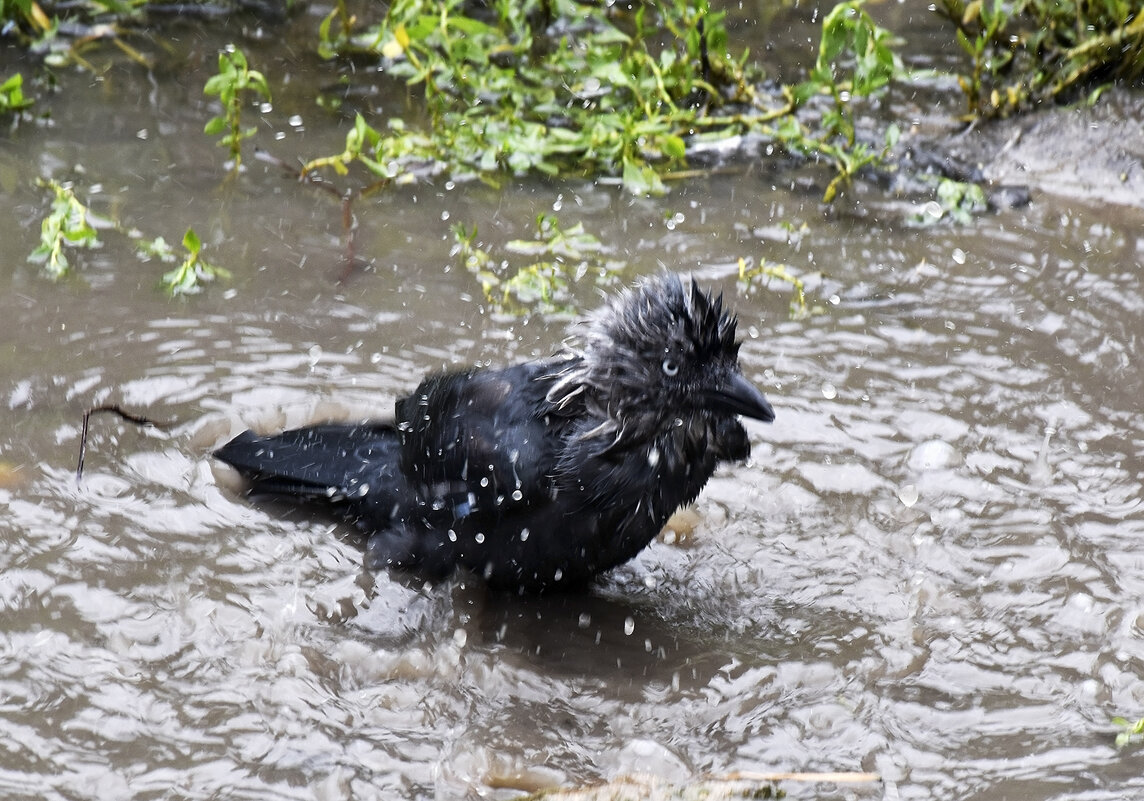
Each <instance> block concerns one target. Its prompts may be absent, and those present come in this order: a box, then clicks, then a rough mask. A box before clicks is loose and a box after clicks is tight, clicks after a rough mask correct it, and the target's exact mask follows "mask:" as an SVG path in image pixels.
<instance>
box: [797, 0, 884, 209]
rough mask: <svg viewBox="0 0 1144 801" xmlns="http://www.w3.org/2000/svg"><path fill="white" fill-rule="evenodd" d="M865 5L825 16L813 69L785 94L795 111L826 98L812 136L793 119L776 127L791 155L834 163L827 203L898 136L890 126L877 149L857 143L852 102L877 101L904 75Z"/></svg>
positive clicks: (858, 2)
mask: <svg viewBox="0 0 1144 801" xmlns="http://www.w3.org/2000/svg"><path fill="white" fill-rule="evenodd" d="M864 4H865V0H850V2H845V3H839V4H838V5H836V6H835V7H834V8H833V9H832V10H831V11H830V13H829V14H827V16H826V18H825V19H824V20H823V21H822V37H821V40H820V42H819V45H818V58H817V59H816V61H815V64H814V69H812V70H811V72H810V76H809V77H808V78H807V80H806V81H804V82H803V83H801V84H799V85H797V86H795V87H793V88H792V89H791V90H790V97H791V100H792V103H793V105H794V107H795V108H797V107H799V106H802V105H803V104H805V103H807V101H809V100H810V98H812V97H815V96H818V95H828V96H829V97H830V98H831V100H832V101H833V103H832V106H831V108H830V109H828V110H827V111H825V112H824V113H823V115H822V121H821V124H820V126H819V131H818V132H817V134H816V135H813V136H810V135H804V134H803V133H802V126H801V125H799V124H797V122H796V121H794V120H793V119H792V120H791V123H793V124H788V125H786V126H780V137H783V138H786V139H787V141H789V142H790V144H791V145H792V146H793V147H795V149H797V150H801V151H803V152H807V153H817V154H820V155H822V156H825V157H826V158H828V159H829V160H830V161H832V162H833V163H834V166H835V169H836V172H837V174H836V175H835V177H834V179H833V180H831V182H830V184H829V185H828V186H827V187H826V191H825V192H824V193H823V201H824V202H826V203H830V202H831V201H832V200H834V198H835V196H836V195H837V194H838V190H839V188H840V187H841V186H842V185H843V184H844V183H849V181H850V180H851V178H852V177H853V176H854V175H855V174H857V172H858V171H859V170H861V169H862V168H863V167H866V166H868V165H871V164H876V163H879V162H880V161H882V160H883V159H884V158H885V157H886V154H887V153H888V152H889V151H890V150H891V149H892V148H893V147H894V145H895V144H897V141H898V137H899V135H900V132H899V130H898V127H897V126H896V125H893V124H891V125H889V126H888V127H887V128H886V131H885V134H884V145H883V147H881V148H875V147H870V146H869V145H867V144H865V143H862V142H858V141H857V139H856V137H857V132H856V130H855V127H854V110H853V107H854V102H855V101H856V100H858V99H861V98H873V97H876V96H878V95H879V94H881V93H882V92H883V91H884V90H885V89H886V87H887V86H889V84H890V82H891V81H893V80H894V79H896V78H898V77H900V76H901V75H902V74H903V68H902V63H901V59H900V58H899V57H898V55H897V54H896V53H895V52H894V50H893V49H892V47H891V45H892V44H893V39H894V37H893V35H892V34H891V33H890V32H889V31H887V30H886V29H885V28H882V27H880V26H879V25H878V24H877V23H876V22H874V19H873V18H872V17H871V16H870V15H869V14H868V13H867V12H866V10H865V9H864V8H863V7H862V6H863V5H864ZM783 132H785V134H784V133H783Z"/></svg>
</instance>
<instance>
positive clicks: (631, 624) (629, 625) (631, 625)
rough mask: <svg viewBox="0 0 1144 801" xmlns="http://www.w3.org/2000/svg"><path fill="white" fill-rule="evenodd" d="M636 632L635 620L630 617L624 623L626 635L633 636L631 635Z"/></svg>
mask: <svg viewBox="0 0 1144 801" xmlns="http://www.w3.org/2000/svg"><path fill="white" fill-rule="evenodd" d="M635 630H636V621H635V618H632V617H629V618H627V619H626V620H625V621H624V634H627V635H628V636H631V633H632V632H633V631H635Z"/></svg>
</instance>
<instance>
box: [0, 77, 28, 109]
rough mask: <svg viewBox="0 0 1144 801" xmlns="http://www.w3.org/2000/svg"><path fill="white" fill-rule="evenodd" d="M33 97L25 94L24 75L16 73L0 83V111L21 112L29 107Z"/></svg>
mask: <svg viewBox="0 0 1144 801" xmlns="http://www.w3.org/2000/svg"><path fill="white" fill-rule="evenodd" d="M32 103H33V100H32V98H30V97H27V96H26V95H25V94H24V76H23V75H21V74H20V73H18V72H17V73H16V74H15V75H13V76H12V77H11V78H9V79H8V80H6V81H4V83H0V113H4V112H11V113H13V114H19V113H20V112H21V111H24V110H25V109H27V108H29V107H30V106H31V105H32Z"/></svg>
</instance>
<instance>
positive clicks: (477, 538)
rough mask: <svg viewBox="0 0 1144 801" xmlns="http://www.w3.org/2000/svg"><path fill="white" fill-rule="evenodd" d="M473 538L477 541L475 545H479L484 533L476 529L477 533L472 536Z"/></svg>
mask: <svg viewBox="0 0 1144 801" xmlns="http://www.w3.org/2000/svg"><path fill="white" fill-rule="evenodd" d="M473 539H474V540H476V541H477V545H480V544H481V543H483V542H484V541H485V535H484V534H482V533H481V532H479V531H478V532H477V535H476V536H475V537H473Z"/></svg>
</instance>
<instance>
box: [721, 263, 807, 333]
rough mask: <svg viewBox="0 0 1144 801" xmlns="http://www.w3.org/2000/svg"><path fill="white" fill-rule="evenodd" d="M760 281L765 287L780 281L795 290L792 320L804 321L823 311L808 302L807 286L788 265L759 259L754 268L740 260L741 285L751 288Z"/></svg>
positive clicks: (792, 303) (791, 301)
mask: <svg viewBox="0 0 1144 801" xmlns="http://www.w3.org/2000/svg"><path fill="white" fill-rule="evenodd" d="M760 281H761V282H762V283H763V285H764V286H769V285H770V282H771V281H780V282H782V283H784V284H789V285H790V286H791V288H793V290H794V294H793V296H792V297H791V300H790V318H791V319H792V320H803V319H805V318H807V317H809V316H810V315H812V314H817V313H819V312H821V311H822V307H820V306H813V307H812V306H810V305H809V304H808V303H807V302H806V285H805V284H804V283H803V280H802V279H801V278H799V277H798V276H796V275H795V274H794V273H793V272H791V268H790V267H788V266H787V265H785V264H775V263H772V262H768V261H767V260H766V259H759V263H758V265H757V266H754V267H752V266H750V263H749V262H748V261H747V260H746V259H739V283H740V284H742V285H744V286H748V287H749V286H751V285H753V284H754V283H756V282H760Z"/></svg>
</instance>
